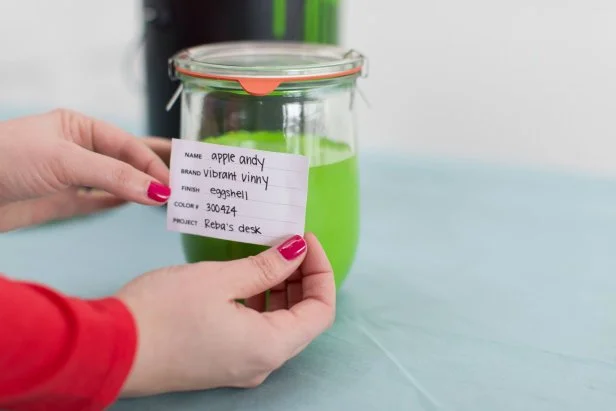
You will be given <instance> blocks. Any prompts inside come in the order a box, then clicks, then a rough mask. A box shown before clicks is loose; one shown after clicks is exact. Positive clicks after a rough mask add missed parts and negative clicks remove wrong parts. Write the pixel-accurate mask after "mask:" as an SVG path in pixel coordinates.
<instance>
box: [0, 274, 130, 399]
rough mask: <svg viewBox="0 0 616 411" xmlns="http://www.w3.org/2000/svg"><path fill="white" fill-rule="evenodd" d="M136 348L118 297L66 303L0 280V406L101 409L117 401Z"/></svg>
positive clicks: (33, 288)
mask: <svg viewBox="0 0 616 411" xmlns="http://www.w3.org/2000/svg"><path fill="white" fill-rule="evenodd" d="M136 344H137V333H136V327H135V324H134V321H133V317H132V315H131V314H130V312H129V311H128V309H127V308H126V307H125V306H124V305H123V304H122V303H121V302H120V301H119V300H117V299H114V298H105V299H100V300H81V299H77V298H69V297H66V296H63V295H61V294H59V293H58V292H56V291H53V290H51V289H49V288H47V287H43V286H40V285H35V284H30V283H24V282H18V281H11V280H9V279H7V278H4V277H1V276H0V409H7V410H11V411H38V410H62V411H84V410H88V411H90V410H92V411H93V410H103V409H105V407H107V406H109V405H110V404H111V403H112V402H114V400H115V399H116V398H117V396H118V394H119V392H120V389H121V387H122V384H123V383H124V380H125V379H126V377H127V375H128V373H129V371H130V368H131V366H132V362H133V358H134V355H135V351H136Z"/></svg>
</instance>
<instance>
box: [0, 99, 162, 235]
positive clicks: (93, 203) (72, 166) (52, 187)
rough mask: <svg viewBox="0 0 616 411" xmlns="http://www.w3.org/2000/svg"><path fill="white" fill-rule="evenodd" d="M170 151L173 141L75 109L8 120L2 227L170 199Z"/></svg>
mask: <svg viewBox="0 0 616 411" xmlns="http://www.w3.org/2000/svg"><path fill="white" fill-rule="evenodd" d="M170 151H171V144H170V141H169V140H168V139H163V138H153V137H150V138H136V137H134V136H132V135H130V134H129V133H127V132H125V131H123V130H121V129H118V128H116V127H114V126H112V125H110V124H107V123H104V122H101V121H98V120H95V119H93V118H90V117H86V116H84V115H82V114H79V113H76V112H72V111H68V110H55V111H53V112H50V113H46V114H42V115H37V116H31V117H25V118H21V119H15V120H9V121H4V122H0V232H2V231H8V230H12V229H16V228H20V227H25V226H29V225H33V224H40V223H44V222H47V221H51V220H58V219H65V218H70V217H74V216H78V215H84V214H90V213H93V212H96V211H100V210H104V209H108V208H111V207H116V206H118V205H121V204H123V203H125V202H126V201H133V202H137V203H140V204H145V205H160V204H164V203H165V202H166V200H167V198H168V196H169V191H168V190H169V189H168V187H167V185H168V183H169V169H168V166H167V164H168V162H169V156H170ZM86 187H88V188H86Z"/></svg>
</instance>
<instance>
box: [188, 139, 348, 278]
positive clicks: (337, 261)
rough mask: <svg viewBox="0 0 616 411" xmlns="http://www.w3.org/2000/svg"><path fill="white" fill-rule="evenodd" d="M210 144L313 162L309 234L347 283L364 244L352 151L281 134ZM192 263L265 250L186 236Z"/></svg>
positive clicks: (207, 238)
mask: <svg viewBox="0 0 616 411" xmlns="http://www.w3.org/2000/svg"><path fill="white" fill-rule="evenodd" d="M204 141H207V142H208V143H215V144H221V145H228V146H236V147H247V148H253V149H257V150H265V151H275V152H283V153H293V154H301V155H305V156H308V157H309V159H310V169H309V175H308V202H307V206H306V231H307V232H312V233H314V234H315V235H316V236H317V238H318V239H319V241H320V242H321V245H322V246H323V248H324V250H325V252H326V253H327V256H328V258H329V260H330V262H331V264H332V268H333V270H334V276H335V280H336V286H337V287H340V286H341V285H342V283H343V282H344V280H345V279H346V277H347V275H348V273H349V271H350V269H351V266H352V264H353V260H354V257H355V250H356V248H357V243H358V238H359V189H358V184H359V183H358V170H357V159H356V155H355V153H353V151H352V150H351V148H350V147H349V146H348V145H346V144H344V143H337V142H334V141H331V140H328V139H325V138H319V137H285V136H284V135H283V134H282V133H277V132H263V131H262V132H233V133H228V134H225V135H223V136H220V137H211V138H207V139H205V140H204ZM182 245H183V248H184V253H185V255H186V259H187V260H188V261H189V262H197V261H228V260H234V259H238V258H244V257H248V256H251V255H255V254H258V253H259V252H261V251H263V250H265V249H266V247H264V246H260V245H255V244H247V243H240V242H235V241H227V240H220V239H216V238H210V237H201V236H195V235H190V234H182Z"/></svg>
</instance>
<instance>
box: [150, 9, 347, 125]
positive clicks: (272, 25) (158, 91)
mask: <svg viewBox="0 0 616 411" xmlns="http://www.w3.org/2000/svg"><path fill="white" fill-rule="evenodd" d="M339 3H340V0H224V1H221V0H144V1H143V12H144V16H145V70H146V73H145V74H146V99H147V132H148V134H150V135H156V136H164V137H178V133H179V131H180V108H179V105H174V106H173V108H172V109H171V110H170V111H169V112H167V111H165V105H166V104H167V102H168V101H169V99H170V98H171V96H172V95H173V93H174V91H175V88H176V87H177V84H174V83H172V82H171V80H170V79H169V74H168V71H167V69H168V60H169V58H170V57H171V56H173V55H174V54H175V53H176V52H177V51H179V50H181V49H185V48H188V47H192V46H195V45H197V44H208V43H218V42H224V41H240V40H291V41H302V42H309V43H323V44H337V43H338V34H339V33H338V28H339V10H340V7H339ZM263 114H264V115H265V116H267V115H268V114H271V115H272V116H277V115H278V113H277V112H273V113H263ZM263 121H267V118H266V117H264V120H263ZM272 121H273V122H274V123H276V122H277V120H276V119H272Z"/></svg>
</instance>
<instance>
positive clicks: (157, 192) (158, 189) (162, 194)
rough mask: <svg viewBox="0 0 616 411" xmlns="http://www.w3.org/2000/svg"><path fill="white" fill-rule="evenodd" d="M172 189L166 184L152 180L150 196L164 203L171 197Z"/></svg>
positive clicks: (149, 188) (149, 190) (149, 189)
mask: <svg viewBox="0 0 616 411" xmlns="http://www.w3.org/2000/svg"><path fill="white" fill-rule="evenodd" d="M170 195H171V189H170V188H169V187H167V186H166V185H163V184H160V183H157V182H156V181H152V182H151V183H150V186H149V187H148V197H150V198H151V199H152V200H154V201H158V202H159V203H164V202H165V201H167V200H168V199H169V196H170Z"/></svg>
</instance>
